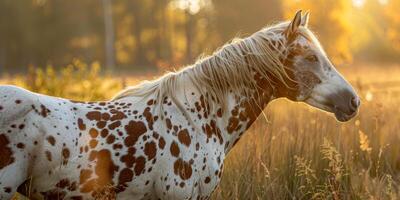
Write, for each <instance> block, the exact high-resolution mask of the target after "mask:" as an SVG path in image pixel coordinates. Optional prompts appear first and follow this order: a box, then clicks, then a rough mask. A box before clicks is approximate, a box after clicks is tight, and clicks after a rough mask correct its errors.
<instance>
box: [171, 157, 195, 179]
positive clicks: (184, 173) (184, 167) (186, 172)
mask: <svg viewBox="0 0 400 200" xmlns="http://www.w3.org/2000/svg"><path fill="white" fill-rule="evenodd" d="M174 173H175V174H176V175H179V176H180V177H181V179H182V180H187V179H189V178H190V177H191V176H192V166H191V165H190V164H189V163H188V162H186V161H183V160H182V159H181V158H179V159H178V160H176V161H175V163H174Z"/></svg>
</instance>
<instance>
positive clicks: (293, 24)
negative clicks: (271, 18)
mask: <svg viewBox="0 0 400 200" xmlns="http://www.w3.org/2000/svg"><path fill="white" fill-rule="evenodd" d="M300 24H301V10H299V11H297V12H296V15H295V16H294V18H293V20H292V21H291V22H290V24H289V26H288V28H287V30H286V36H287V37H288V38H289V37H291V36H292V35H293V34H294V33H296V31H297V29H298V28H299V26H300Z"/></svg>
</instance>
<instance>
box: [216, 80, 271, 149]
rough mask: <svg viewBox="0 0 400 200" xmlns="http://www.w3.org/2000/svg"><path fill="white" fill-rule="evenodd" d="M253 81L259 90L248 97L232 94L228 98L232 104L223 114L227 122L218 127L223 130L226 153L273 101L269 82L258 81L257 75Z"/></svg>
mask: <svg viewBox="0 0 400 200" xmlns="http://www.w3.org/2000/svg"><path fill="white" fill-rule="evenodd" d="M255 80H256V81H257V82H258V83H257V84H258V85H259V86H260V88H259V89H257V90H253V92H251V93H250V96H244V95H242V94H233V95H232V96H231V97H228V98H229V101H231V102H232V104H230V105H229V106H228V108H227V109H226V113H225V115H226V117H227V119H228V120H227V121H226V120H225V121H223V122H222V123H221V125H220V126H221V130H225V131H223V137H224V139H225V152H226V153H228V151H229V150H230V149H232V147H233V146H234V145H235V144H236V143H237V142H238V141H239V139H240V138H241V136H242V135H243V134H244V133H245V132H246V131H247V130H248V129H249V128H250V127H251V125H252V124H253V123H254V122H255V121H256V119H257V118H258V116H259V115H260V114H261V113H262V112H263V110H264V108H265V107H266V106H267V105H268V103H269V102H270V101H271V100H273V99H274V94H273V92H274V91H273V87H272V86H271V85H270V84H269V82H268V81H267V80H263V79H258V77H257V75H255ZM232 97H233V98H232Z"/></svg>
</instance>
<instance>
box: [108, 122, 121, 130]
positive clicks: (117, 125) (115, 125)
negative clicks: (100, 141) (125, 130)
mask: <svg viewBox="0 0 400 200" xmlns="http://www.w3.org/2000/svg"><path fill="white" fill-rule="evenodd" d="M119 126H121V121H115V122H113V123H111V124H110V125H108V128H109V129H110V130H114V129H116V128H117V127H119Z"/></svg>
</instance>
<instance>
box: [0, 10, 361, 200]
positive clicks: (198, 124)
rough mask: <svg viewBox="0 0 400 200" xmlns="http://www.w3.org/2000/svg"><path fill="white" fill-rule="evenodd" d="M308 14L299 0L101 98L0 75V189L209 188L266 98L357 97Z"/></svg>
mask: <svg viewBox="0 0 400 200" xmlns="http://www.w3.org/2000/svg"><path fill="white" fill-rule="evenodd" d="M308 18H309V14H308V13H306V14H305V15H302V14H301V11H299V12H297V13H296V15H295V17H294V18H293V20H291V21H288V22H282V23H278V24H275V25H273V26H270V27H266V28H263V29H261V30H260V31H258V32H256V33H254V34H252V35H250V36H249V37H246V38H243V39H236V40H234V41H232V42H231V43H228V44H226V45H225V46H223V47H222V48H221V49H219V50H218V51H216V52H215V53H213V54H212V55H211V56H208V57H205V58H203V59H200V60H198V61H197V62H196V63H195V64H193V65H192V66H189V67H186V68H184V69H182V70H181V71H178V72H173V73H169V74H166V75H164V76H163V77H161V78H159V79H157V80H154V81H149V82H143V83H142V84H139V85H138V86H135V87H131V88H128V89H126V90H124V91H122V92H121V93H119V94H118V95H117V96H116V97H115V98H113V99H112V100H110V101H105V102H76V101H71V100H66V99H61V98H56V97H50V96H45V95H40V94H36V93H32V92H29V91H26V90H24V89H21V88H18V87H14V86H1V87H0V153H1V157H0V198H1V199H10V198H11V196H12V195H13V193H15V192H16V190H17V188H18V186H19V185H20V184H22V183H23V182H24V181H25V180H26V179H28V178H31V181H30V183H29V185H30V192H29V194H30V196H31V197H32V198H38V199H73V200H79V199H209V198H210V195H211V194H212V192H213V190H214V189H215V188H216V187H217V185H218V183H219V181H220V178H221V174H222V170H223V162H224V159H225V157H226V155H227V154H228V152H229V151H230V150H231V149H232V148H233V146H234V145H235V143H236V142H237V141H238V140H239V138H240V137H241V135H242V134H243V133H244V132H245V131H246V130H247V129H248V128H249V127H250V126H251V124H252V123H253V122H254V121H255V120H256V118H257V117H258V116H259V115H260V114H261V112H262V110H263V108H265V107H266V105H267V104H268V103H269V102H270V101H272V100H274V99H278V98H288V99H290V100H292V101H296V102H305V103H307V104H309V105H311V106H314V107H316V108H319V109H322V110H325V111H327V112H330V113H334V115H335V116H336V119H337V120H339V121H342V122H344V121H347V120H349V119H351V118H352V117H353V116H355V115H356V113H357V110H358V107H359V105H360V101H359V97H358V96H357V94H356V93H355V91H354V90H353V88H352V87H351V86H350V84H349V83H348V82H346V80H345V79H344V78H343V77H342V76H341V75H340V74H339V73H338V72H337V71H336V70H335V68H334V66H333V65H332V63H331V62H330V61H329V59H328V58H327V55H326V54H325V53H324V51H323V49H322V48H321V45H320V44H319V42H318V41H317V39H316V37H315V36H314V35H313V33H312V32H311V31H310V30H309V29H308V28H307V23H308ZM288 123H289V122H288Z"/></svg>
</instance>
